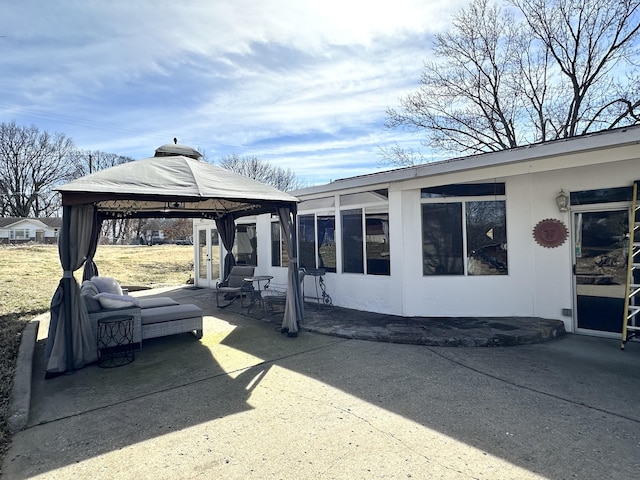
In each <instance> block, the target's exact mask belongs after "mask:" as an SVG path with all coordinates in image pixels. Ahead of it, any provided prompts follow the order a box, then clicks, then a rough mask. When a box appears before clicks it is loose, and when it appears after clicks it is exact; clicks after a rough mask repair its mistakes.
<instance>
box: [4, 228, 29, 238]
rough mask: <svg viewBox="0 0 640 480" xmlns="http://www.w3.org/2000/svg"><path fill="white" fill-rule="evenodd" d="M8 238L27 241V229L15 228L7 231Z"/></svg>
mask: <svg viewBox="0 0 640 480" xmlns="http://www.w3.org/2000/svg"><path fill="white" fill-rule="evenodd" d="M9 238H10V239H11V240H28V239H29V229H27V228H17V229H15V230H10V231H9Z"/></svg>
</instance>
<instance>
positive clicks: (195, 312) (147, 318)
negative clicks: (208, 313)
mask: <svg viewBox="0 0 640 480" xmlns="http://www.w3.org/2000/svg"><path fill="white" fill-rule="evenodd" d="M192 317H202V309H201V308H200V307H198V306H196V305H193V304H191V303H185V304H178V305H166V306H164V307H154V308H143V309H142V313H141V321H142V325H149V324H152V323H162V322H171V321H174V320H182V319H184V318H192Z"/></svg>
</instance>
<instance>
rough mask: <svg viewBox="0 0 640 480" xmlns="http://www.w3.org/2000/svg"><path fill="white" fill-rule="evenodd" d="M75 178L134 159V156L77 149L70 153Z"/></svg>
mask: <svg viewBox="0 0 640 480" xmlns="http://www.w3.org/2000/svg"><path fill="white" fill-rule="evenodd" d="M70 159H71V163H72V164H73V178H80V177H83V176H85V175H88V174H90V173H94V172H98V171H100V170H103V169H105V168H109V167H115V166H116V165H120V164H121V163H127V162H131V161H133V158H131V157H126V156H123V155H118V154H115V153H107V152H101V151H100V150H75V151H74V152H72V154H71V155H70Z"/></svg>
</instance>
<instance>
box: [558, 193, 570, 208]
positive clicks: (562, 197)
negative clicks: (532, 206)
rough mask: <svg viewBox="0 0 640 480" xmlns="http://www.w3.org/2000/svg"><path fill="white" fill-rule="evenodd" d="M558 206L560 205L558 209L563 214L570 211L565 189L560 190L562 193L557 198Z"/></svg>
mask: <svg viewBox="0 0 640 480" xmlns="http://www.w3.org/2000/svg"><path fill="white" fill-rule="evenodd" d="M556 204H557V205H558V209H559V210H560V211H561V212H563V213H564V212H566V211H567V210H569V197H568V196H567V194H566V193H564V190H563V189H560V193H559V194H558V196H557V197H556Z"/></svg>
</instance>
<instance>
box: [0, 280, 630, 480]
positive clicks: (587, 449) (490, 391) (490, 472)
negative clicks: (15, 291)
mask: <svg viewBox="0 0 640 480" xmlns="http://www.w3.org/2000/svg"><path fill="white" fill-rule="evenodd" d="M147 293H153V294H162V295H170V296H172V297H173V298H175V299H176V300H178V301H179V302H182V303H187V302H192V303H196V304H198V305H199V306H200V307H201V308H203V309H204V311H205V314H206V317H205V330H204V333H205V335H204V337H203V339H202V340H201V341H198V340H196V339H195V338H194V337H192V336H191V335H189V334H183V335H176V336H173V337H165V338H159V339H152V340H148V341H145V342H144V345H143V349H142V351H140V352H138V353H137V355H136V359H135V361H134V362H133V363H131V364H129V365H127V366H124V367H119V368H115V369H100V368H98V367H97V366H88V367H85V368H84V369H81V370H79V371H77V372H75V373H74V374H73V375H65V376H61V377H58V378H54V379H51V380H46V381H45V380H44V344H43V342H42V340H43V339H44V337H46V316H43V317H42V318H41V319H40V320H41V321H42V325H41V327H40V330H39V334H38V337H39V338H40V341H39V342H38V343H37V344H36V345H35V350H34V355H33V367H34V368H33V376H32V379H31V386H32V394H31V402H30V409H29V417H28V421H27V424H26V428H25V429H24V430H22V431H20V432H17V433H16V434H15V436H14V438H13V443H12V446H11V448H10V450H9V452H8V454H7V456H6V458H5V460H4V462H3V466H2V478H3V479H4V478H6V479H26V478H47V479H51V478H53V479H57V478H60V479H66V478H88V477H91V478H95V479H112V478H114V479H115V478H136V479H140V478H160V479H162V478H167V479H169V478H171V479H175V478H238V479H247V478H256V479H264V478H285V479H312V478H313V479H318V478H344V479H354V478H363V479H369V478H453V479H468V478H487V479H494V478H514V479H515V478H518V479H523V478H581V479H590V478H593V479H601V478H609V479H617V478H620V479H622V478H625V479H626V478H633V477H634V476H635V475H636V474H637V471H638V468H639V467H640V465H639V462H638V457H637V454H636V452H637V448H638V445H639V444H640V433H639V431H640V429H639V428H638V427H639V426H640V416H639V415H638V413H637V408H636V404H637V398H638V395H640V374H639V373H638V372H639V369H638V365H639V364H640V345H639V344H638V343H635V342H633V343H632V344H630V345H628V346H627V349H626V351H625V352H621V351H620V350H619V342H617V341H614V340H606V339H599V338H590V337H581V336H575V335H561V336H560V338H558V339H555V340H550V341H544V342H541V343H534V344H528V345H519V346H515V347H509V348H471V347H469V348H448V347H439V346H427V345H412V344H399V343H384V342H371V341H361V340H358V339H356V338H354V336H355V335H356V334H357V331H358V330H359V328H352V329H351V331H352V332H355V333H353V334H352V336H351V337H349V336H348V333H349V330H348V329H346V328H347V327H345V324H346V323H347V321H348V318H347V317H339V316H338V313H339V310H338V309H333V310H329V309H327V310H320V311H319V312H313V310H314V309H313V308H311V307H309V308H308V309H307V312H308V315H307V321H306V322H305V328H310V329H313V326H312V325H313V324H314V323H316V322H320V325H321V324H322V322H321V319H322V318H325V319H326V318H331V317H332V315H335V317H334V318H335V319H334V321H333V322H327V321H325V322H324V323H325V324H326V323H331V324H333V325H339V327H336V329H337V330H338V333H339V334H340V335H341V336H333V335H319V334H317V333H315V332H313V331H310V330H303V331H302V332H301V334H300V335H299V336H298V337H297V338H288V337H287V336H285V335H281V334H279V333H278V332H277V331H276V329H277V327H278V323H277V321H275V318H274V319H271V320H269V321H265V320H264V319H263V320H260V319H257V318H252V317H251V316H247V315H240V314H239V313H237V312H234V311H233V310H232V309H225V310H218V309H216V308H215V299H214V298H213V297H212V295H211V292H210V291H209V290H206V289H205V290H201V289H189V288H180V289H171V290H162V291H150V292H147ZM346 313H347V314H349V312H348V311H347V312H346ZM252 314H255V315H256V316H259V315H258V312H253V311H252ZM322 316H324V317H322ZM353 320H354V323H358V322H356V319H355V318H353ZM379 320H380V323H379V324H378V325H377V328H380V329H381V328H382V327H381V326H380V325H382V324H385V325H397V319H395V318H391V319H389V318H387V319H386V320H382V319H379ZM497 325H499V328H497V329H498V330H499V329H500V328H504V327H503V324H501V323H498V324H497ZM317 328H319V327H317ZM483 328H484V327H482V325H480V324H478V325H476V326H475V328H473V329H469V330H471V331H481V330H482V329H483ZM392 329H393V328H392ZM396 330H397V331H402V330H403V329H402V328H400V327H396ZM515 330H516V328H512V329H510V330H509V329H508V328H506V329H504V330H502V331H511V332H513V331H515ZM450 337H451V335H450ZM451 338H453V337H451ZM526 343H531V342H526Z"/></svg>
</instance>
